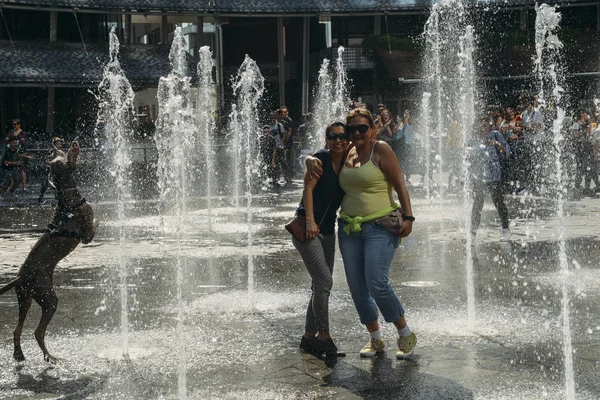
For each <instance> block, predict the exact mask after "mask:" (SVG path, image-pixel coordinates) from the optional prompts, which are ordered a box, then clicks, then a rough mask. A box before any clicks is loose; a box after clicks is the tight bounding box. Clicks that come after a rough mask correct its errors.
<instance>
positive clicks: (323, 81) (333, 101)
mask: <svg viewBox="0 0 600 400" xmlns="http://www.w3.org/2000/svg"><path fill="white" fill-rule="evenodd" d="M337 52H338V56H337V61H336V64H335V65H336V66H335V71H331V70H330V61H329V60H328V59H327V58H325V59H323V62H322V64H321V68H320V69H319V81H318V84H317V89H316V93H315V97H316V99H315V106H314V110H313V129H312V132H311V137H310V140H309V141H307V142H308V146H309V149H310V150H313V151H317V150H319V149H321V148H323V147H324V136H325V129H326V128H327V126H329V125H330V124H331V123H333V122H336V121H341V122H345V121H346V115H347V114H348V104H349V103H350V96H349V94H348V93H349V88H348V85H349V83H348V73H347V72H346V67H345V66H344V47H343V46H340V47H338V50H337ZM334 77H335V80H334Z"/></svg>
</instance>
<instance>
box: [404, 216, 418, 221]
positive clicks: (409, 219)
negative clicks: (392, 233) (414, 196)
mask: <svg viewBox="0 0 600 400" xmlns="http://www.w3.org/2000/svg"><path fill="white" fill-rule="evenodd" d="M414 220H415V217H413V216H412V215H403V216H402V221H414Z"/></svg>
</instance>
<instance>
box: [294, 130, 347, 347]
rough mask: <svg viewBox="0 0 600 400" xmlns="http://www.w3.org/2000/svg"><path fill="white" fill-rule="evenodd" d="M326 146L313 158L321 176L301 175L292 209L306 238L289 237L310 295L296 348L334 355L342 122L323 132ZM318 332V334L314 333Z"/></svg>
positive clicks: (344, 139)
mask: <svg viewBox="0 0 600 400" xmlns="http://www.w3.org/2000/svg"><path fill="white" fill-rule="evenodd" d="M325 137H326V139H327V149H322V150H319V151H318V152H316V153H315V154H314V158H316V159H318V160H319V161H320V162H321V166H322V168H323V170H322V172H323V173H322V175H321V176H320V177H316V176H314V175H311V174H309V173H305V174H304V192H303V196H302V201H301V202H300V205H299V206H298V209H297V210H296V213H298V214H304V215H305V216H306V241H305V242H304V243H300V242H299V241H298V240H297V239H296V238H295V237H292V242H293V244H294V247H296V249H297V250H298V253H300V256H301V257H302V260H303V261H304V265H305V266H306V269H307V270H308V273H309V274H310V277H311V279H312V284H311V289H312V296H311V298H310V301H309V302H308V309H307V311H306V324H305V330H304V336H302V339H301V341H300V348H301V349H303V350H305V351H312V352H314V353H317V354H323V353H325V354H326V355H327V356H330V357H331V356H335V355H337V346H336V345H335V343H334V342H333V339H332V338H331V334H330V330H329V295H330V292H331V287H332V286H333V263H334V260H335V217H336V213H337V209H338V208H339V206H340V203H341V201H342V198H343V196H344V192H343V191H342V189H341V188H340V185H339V183H338V175H339V173H340V170H341V168H342V163H343V161H344V155H345V153H346V150H347V149H348V134H346V133H345V131H344V124H343V123H342V122H334V123H333V124H331V125H329V126H328V127H327V130H326V131H325ZM317 333H318V335H317Z"/></svg>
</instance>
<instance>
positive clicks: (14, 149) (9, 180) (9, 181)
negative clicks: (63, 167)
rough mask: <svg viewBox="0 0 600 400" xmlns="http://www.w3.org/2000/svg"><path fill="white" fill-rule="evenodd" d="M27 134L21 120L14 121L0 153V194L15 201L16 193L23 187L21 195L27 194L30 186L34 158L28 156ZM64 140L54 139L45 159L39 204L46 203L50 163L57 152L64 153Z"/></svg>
mask: <svg viewBox="0 0 600 400" xmlns="http://www.w3.org/2000/svg"><path fill="white" fill-rule="evenodd" d="M27 145H28V140H27V132H25V130H23V129H22V128H21V120H19V119H14V120H13V121H12V129H11V130H9V131H8V133H7V135H6V136H5V138H4V146H3V148H2V152H1V153H0V182H2V189H1V191H0V194H1V195H2V197H4V198H6V199H14V198H15V197H16V193H17V191H18V189H19V187H21V191H20V193H21V194H24V195H25V194H27V193H28V189H27V184H28V175H27V172H28V168H29V167H30V163H31V161H32V160H33V156H31V155H29V154H27ZM62 145H63V140H62V139H61V138H59V137H53V138H52V149H51V150H50V152H49V153H48V154H47V155H46V156H45V157H44V160H43V164H44V165H43V167H44V172H45V173H43V174H42V177H41V180H40V184H41V189H40V194H39V197H38V202H39V203H44V194H45V193H46V191H47V190H48V187H49V184H50V182H49V180H48V173H49V168H50V166H49V165H50V161H51V159H52V158H54V157H55V156H56V152H57V151H58V152H62Z"/></svg>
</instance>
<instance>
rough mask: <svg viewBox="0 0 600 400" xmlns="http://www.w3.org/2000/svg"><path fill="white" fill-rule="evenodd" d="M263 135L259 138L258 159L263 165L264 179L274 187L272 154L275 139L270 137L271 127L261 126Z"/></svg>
mask: <svg viewBox="0 0 600 400" xmlns="http://www.w3.org/2000/svg"><path fill="white" fill-rule="evenodd" d="M262 131H263V134H262V136H261V137H260V157H261V160H262V164H263V167H262V169H263V171H264V177H265V178H266V180H269V181H270V183H271V185H275V181H276V180H277V177H276V176H275V168H273V165H272V161H273V153H274V151H275V138H274V137H273V136H271V127H270V126H269V125H265V126H263V129H262Z"/></svg>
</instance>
